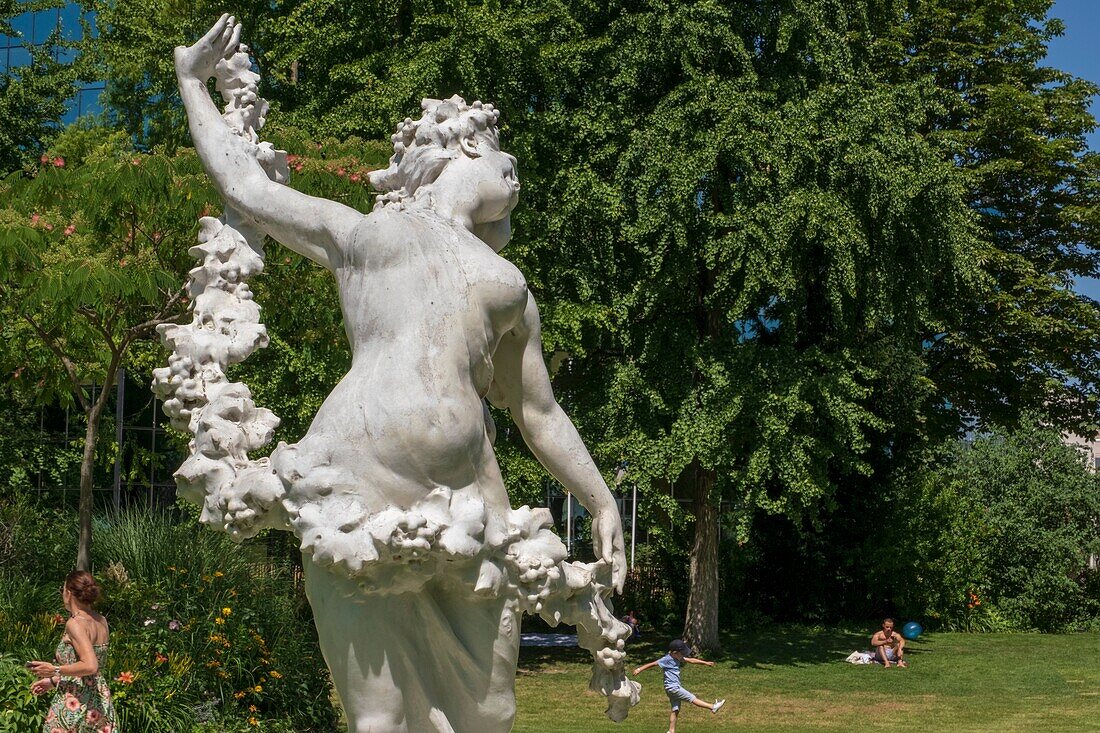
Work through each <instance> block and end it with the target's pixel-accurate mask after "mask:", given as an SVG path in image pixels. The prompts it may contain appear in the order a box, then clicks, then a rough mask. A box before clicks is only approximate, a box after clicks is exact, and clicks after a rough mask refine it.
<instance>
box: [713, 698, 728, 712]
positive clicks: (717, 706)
mask: <svg viewBox="0 0 1100 733" xmlns="http://www.w3.org/2000/svg"><path fill="white" fill-rule="evenodd" d="M725 704H726V701H725V700H719V701H718V702H716V703H714V704H713V705H711V706H710V711H711V712H712V713H717V712H718V711H719V710H721V709H722V706H723V705H725Z"/></svg>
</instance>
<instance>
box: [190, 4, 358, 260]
mask: <svg viewBox="0 0 1100 733" xmlns="http://www.w3.org/2000/svg"><path fill="white" fill-rule="evenodd" d="M239 41H240V26H239V25H237V24H236V23H235V22H234V19H233V18H232V17H231V16H224V15H223V16H222V18H221V19H220V20H219V21H218V22H217V23H215V24H214V26H213V27H212V28H211V29H210V31H209V32H207V34H206V35H205V36H203V37H202V38H200V39H199V40H198V41H197V42H196V43H195V44H194V45H193V46H189V47H186V48H184V47H183V46H180V47H178V48H176V51H175V61H176V79H177V81H178V82H179V89H180V96H181V97H182V99H183V106H184V108H185V109H186V110H187V122H188V126H189V127H190V130H191V138H192V140H193V141H194V144H195V150H196V151H197V152H198V155H199V159H200V160H201V161H202V164H203V167H204V168H206V171H207V173H209V174H210V177H211V178H212V179H213V181H214V185H215V187H216V188H217V189H218V192H219V193H220V194H221V195H222V197H223V198H224V199H225V200H226V202H227V203H228V204H229V206H231V207H232V208H233V209H236V210H237V211H238V212H239V213H241V214H242V215H244V216H245V217H246V218H248V219H250V220H252V221H254V222H255V223H256V224H257V225H258V226H259V227H260V228H261V229H263V231H264V232H265V233H266V234H268V235H269V236H270V237H272V238H273V239H275V240H276V241H278V242H281V243H282V244H284V245H286V246H287V247H289V248H290V249H292V250H294V251H295V252H298V253H299V254H301V255H303V256H305V257H308V258H310V259H311V260H314V261H316V262H319V263H320V264H323V265H325V266H326V267H330V268H331V267H333V266H334V264H335V261H338V260H336V259H335V257H334V255H336V254H337V253H338V252H339V251H340V245H341V243H345V242H348V241H349V240H350V236H351V233H352V231H353V230H354V229H355V227H356V226H357V225H358V224H359V222H361V221H362V219H363V214H362V213H360V212H359V211H357V210H355V209H353V208H351V207H348V206H344V205H343V204H339V203H336V202H335V201H329V200H328V199H323V198H317V197H315V196H307V195H306V194H303V193H301V192H299V191H295V190H294V189H292V188H290V187H289V186H284V185H282V184H279V183H276V182H274V181H272V180H271V179H269V178H268V177H267V174H266V173H265V172H264V170H263V168H261V167H260V164H259V162H257V160H256V156H255V153H254V149H255V146H254V145H252V144H251V143H250V142H248V141H246V140H244V139H242V138H240V137H238V136H237V135H235V134H234V133H233V132H232V131H231V130H230V129H229V126H228V125H226V124H225V121H224V120H223V119H222V117H221V114H220V113H219V112H218V109H217V107H215V106H214V101H213V100H212V99H211V98H210V92H209V90H207V88H206V82H207V80H208V79H209V78H210V77H211V76H213V74H214V67H215V65H216V64H217V62H218V61H219V60H220V59H222V58H228V57H229V56H231V55H232V54H233V53H235V52H236V50H237V47H238V45H239Z"/></svg>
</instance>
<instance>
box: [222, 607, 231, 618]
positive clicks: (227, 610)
mask: <svg viewBox="0 0 1100 733" xmlns="http://www.w3.org/2000/svg"><path fill="white" fill-rule="evenodd" d="M232 613H233V609H232V608H229V607H228V606H226V607H225V608H223V609H222V616H229V615H230V614H232Z"/></svg>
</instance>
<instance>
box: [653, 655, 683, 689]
mask: <svg viewBox="0 0 1100 733" xmlns="http://www.w3.org/2000/svg"><path fill="white" fill-rule="evenodd" d="M657 666H658V667H660V668H661V671H662V672H664V673H665V689H666V690H670V689H673V688H676V687H679V686H680V663H679V662H677V661H676V660H675V659H673V657H672V655H671V654H666V655H664V656H663V657H661V658H660V659H658V660H657Z"/></svg>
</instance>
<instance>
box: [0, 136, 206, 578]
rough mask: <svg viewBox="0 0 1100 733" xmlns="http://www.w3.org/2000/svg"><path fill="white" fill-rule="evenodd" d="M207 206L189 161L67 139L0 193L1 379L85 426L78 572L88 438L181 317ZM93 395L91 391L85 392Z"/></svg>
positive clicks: (91, 452) (82, 560)
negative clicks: (120, 385)
mask: <svg viewBox="0 0 1100 733" xmlns="http://www.w3.org/2000/svg"><path fill="white" fill-rule="evenodd" d="M212 200H214V195H213V191H212V189H211V188H210V187H209V185H208V184H207V182H206V180H205V176H203V175H202V169H201V167H200V166H199V164H198V161H197V159H196V158H195V157H194V155H193V154H191V155H185V156H180V157H168V156H164V155H138V154H135V153H134V152H133V150H132V149H131V148H130V147H129V144H128V142H127V141H126V139H125V136H124V135H122V134H121V133H117V134H114V135H111V134H107V133H105V131H103V130H101V129H89V130H73V131H71V132H70V133H68V134H67V135H65V136H63V137H62V138H61V139H59V140H58V141H57V143H56V145H55V147H54V148H53V149H52V150H51V151H50V155H48V156H45V159H44V162H43V163H42V165H41V166H40V167H39V168H38V169H37V170H36V171H34V172H33V174H32V175H24V174H22V173H16V174H13V175H11V176H9V177H8V178H6V179H4V180H2V181H0V201H3V202H4V203H3V206H2V208H0V258H2V259H3V262H4V267H3V272H2V273H0V310H2V311H3V312H4V322H5V324H6V325H5V327H4V328H5V331H6V333H5V336H6V338H5V342H6V343H7V344H8V347H7V348H5V349H3V350H2V351H0V359H2V362H3V368H4V370H5V371H6V372H7V373H8V374H12V375H13V376H14V377H15V378H16V379H17V380H18V383H19V384H24V385H26V386H27V389H28V390H31V391H32V392H33V394H34V396H35V397H36V398H37V399H38V400H41V401H43V402H52V401H55V400H57V399H61V400H63V401H67V402H69V403H71V404H73V405H75V406H76V408H77V409H78V410H79V411H80V412H81V413H82V414H83V416H84V419H85V433H84V440H83V457H82V460H81V463H80V506H79V545H78V550H77V558H76V565H77V568H79V569H81V570H88V569H90V564H91V542H92V521H91V520H92V511H93V489H94V480H95V476H94V470H95V462H96V451H97V448H98V434H99V428H100V424H101V421H102V418H103V416H104V411H105V409H106V408H107V405H108V402H109V400H110V398H111V394H112V392H113V390H112V389H111V386H112V385H113V384H114V382H115V378H116V376H117V375H118V372H119V370H120V369H121V368H123V367H124V366H125V365H126V363H127V359H128V358H129V357H130V355H131V351H132V349H133V347H134V345H135V343H137V342H138V341H139V340H141V339H148V338H150V337H152V336H153V335H154V331H155V328H156V326H157V325H158V324H160V323H163V322H166V321H168V320H169V319H173V318H177V317H179V316H180V315H181V314H182V312H183V310H184V306H185V302H186V297H185V293H184V290H183V287H182V285H183V278H184V276H185V273H186V272H187V270H188V266H189V257H188V254H187V250H188V249H189V248H190V246H191V243H192V241H193V236H194V235H193V232H192V229H193V224H194V222H195V221H196V220H197V218H198V216H199V215H200V213H201V211H202V210H203V208H204V207H205V206H208V205H209V202H211V201H212ZM97 388H98V389H97Z"/></svg>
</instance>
